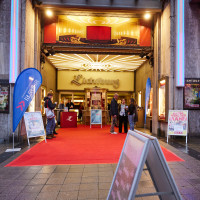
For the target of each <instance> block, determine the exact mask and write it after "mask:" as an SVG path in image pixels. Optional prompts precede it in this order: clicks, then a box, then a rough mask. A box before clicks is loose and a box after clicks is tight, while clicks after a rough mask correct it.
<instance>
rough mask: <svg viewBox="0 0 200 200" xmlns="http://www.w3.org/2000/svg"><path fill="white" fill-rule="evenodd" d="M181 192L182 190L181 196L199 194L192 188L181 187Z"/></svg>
mask: <svg viewBox="0 0 200 200" xmlns="http://www.w3.org/2000/svg"><path fill="white" fill-rule="evenodd" d="M179 190H180V193H181V194H196V193H199V191H198V190H196V189H195V188H194V187H192V186H186V187H180V188H179Z"/></svg>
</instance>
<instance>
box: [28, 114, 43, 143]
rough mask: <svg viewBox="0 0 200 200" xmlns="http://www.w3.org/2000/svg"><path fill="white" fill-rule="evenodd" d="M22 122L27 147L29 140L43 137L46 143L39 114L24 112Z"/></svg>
mask: <svg viewBox="0 0 200 200" xmlns="http://www.w3.org/2000/svg"><path fill="white" fill-rule="evenodd" d="M24 121H25V127H26V133H27V139H28V145H29V146H30V142H29V138H32V137H40V136H44V139H45V142H46V134H45V131H44V124H43V120H42V115H41V112H39V111H38V112H25V114H24Z"/></svg>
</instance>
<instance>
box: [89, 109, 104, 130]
mask: <svg viewBox="0 0 200 200" xmlns="http://www.w3.org/2000/svg"><path fill="white" fill-rule="evenodd" d="M92 124H101V126H102V110H99V109H91V114H90V127H91V125H92Z"/></svg>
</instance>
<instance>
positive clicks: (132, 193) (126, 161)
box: [107, 130, 181, 200]
mask: <svg viewBox="0 0 200 200" xmlns="http://www.w3.org/2000/svg"><path fill="white" fill-rule="evenodd" d="M145 164H146V166H147V170H148V171H149V174H150V176H151V179H152V182H153V184H154V187H155V189H156V192H154V193H144V194H137V195H136V191H137V188H138V184H139V181H140V178H141V174H142V171H143V168H144V165H145ZM148 196H158V197H159V199H161V200H169V199H170V200H181V195H180V193H179V191H178V188H177V186H176V183H175V181H174V179H173V176H172V174H171V172H170V170H169V167H168V165H167V162H166V160H165V157H164V155H163V153H162V150H161V148H160V145H159V143H158V140H157V138H155V137H152V136H149V135H146V134H144V133H142V132H140V131H136V130H135V131H130V130H129V131H128V134H127V137H126V140H125V143H124V147H123V149H122V152H121V156H120V159H119V162H118V165H117V168H116V171H115V174H114V177H113V181H112V184H111V187H110V190H109V193H108V196H107V200H119V199H122V200H124V199H125V200H132V199H135V198H136V197H148Z"/></svg>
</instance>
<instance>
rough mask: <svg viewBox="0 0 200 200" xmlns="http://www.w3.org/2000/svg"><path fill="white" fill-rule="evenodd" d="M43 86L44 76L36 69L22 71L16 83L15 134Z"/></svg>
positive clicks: (14, 95) (14, 98)
mask: <svg viewBox="0 0 200 200" xmlns="http://www.w3.org/2000/svg"><path fill="white" fill-rule="evenodd" d="M41 84H42V76H41V74H40V72H39V71H38V70H37V69H35V68H28V69H25V70H24V71H22V72H21V73H20V74H19V76H18V77H17V80H16V82H15V87H14V93H13V132H14V131H15V130H16V128H17V126H18V124H19V122H20V120H21V118H22V117H23V115H24V113H25V111H26V109H27V108H28V106H29V104H30V102H31V100H32V99H33V97H34V96H35V93H36V92H37V90H38V88H39V87H40V85H41Z"/></svg>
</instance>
